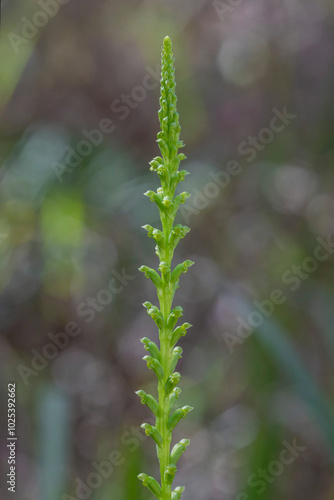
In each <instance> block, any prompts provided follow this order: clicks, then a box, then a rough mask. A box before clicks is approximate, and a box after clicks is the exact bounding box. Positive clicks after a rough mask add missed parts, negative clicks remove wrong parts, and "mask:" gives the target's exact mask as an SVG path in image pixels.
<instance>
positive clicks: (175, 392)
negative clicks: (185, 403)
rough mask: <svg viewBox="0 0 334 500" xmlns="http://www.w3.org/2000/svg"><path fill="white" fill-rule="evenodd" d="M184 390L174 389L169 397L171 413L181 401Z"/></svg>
mask: <svg viewBox="0 0 334 500" xmlns="http://www.w3.org/2000/svg"><path fill="white" fill-rule="evenodd" d="M181 392H182V389H181V388H180V387H174V389H173V390H172V392H171V394H170V396H169V412H171V411H172V409H173V407H174V405H175V403H176V401H177V400H178V399H179V397H180V394H181Z"/></svg>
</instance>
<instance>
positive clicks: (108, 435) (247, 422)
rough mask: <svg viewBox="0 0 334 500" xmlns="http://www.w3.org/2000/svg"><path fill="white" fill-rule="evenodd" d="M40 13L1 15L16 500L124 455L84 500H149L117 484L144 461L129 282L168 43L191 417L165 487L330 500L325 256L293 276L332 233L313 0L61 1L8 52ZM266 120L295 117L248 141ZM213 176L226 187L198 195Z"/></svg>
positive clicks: (326, 61) (15, 4)
mask: <svg viewBox="0 0 334 500" xmlns="http://www.w3.org/2000/svg"><path fill="white" fill-rule="evenodd" d="M55 2H56V0H54V1H53V0H50V2H47V0H45V1H44V2H43V1H41V2H38V1H35V0H34V1H31V2H23V1H18V0H11V1H10V2H9V1H8V0H7V1H6V2H3V16H2V40H1V44H0V55H1V56H2V60H3V61H4V64H3V65H2V69H1V76H0V106H1V127H0V143H1V148H0V151H1V153H0V154H1V156H0V159H1V174H2V175H1V177H2V196H1V199H0V256H1V260H0V262H1V273H0V286H1V303H0V315H1V335H0V355H1V363H0V367H1V368H0V370H1V405H2V410H3V411H1V417H0V425H1V429H6V426H7V424H6V416H5V415H6V411H5V406H6V401H7V396H6V392H7V383H9V382H13V381H15V382H16V383H17V399H18V401H17V405H18V406H17V412H18V424H17V434H18V448H17V450H18V498H20V500H30V499H31V498H34V499H38V500H54V499H56V498H62V500H64V498H66V495H70V496H72V497H74V498H78V496H77V493H76V487H77V484H78V483H77V480H78V479H79V480H81V481H83V482H85V481H87V478H88V477H89V475H90V474H91V473H92V472H93V471H94V467H93V465H92V464H93V463H94V462H97V463H101V462H103V461H105V460H107V459H108V457H109V455H110V454H111V453H112V451H113V450H114V451H118V452H119V453H120V454H121V457H122V458H124V461H122V463H121V464H120V465H115V466H114V468H113V472H112V474H111V475H110V476H109V477H108V478H106V479H104V480H103V481H101V485H99V487H97V488H95V489H94V488H91V490H92V491H91V493H89V494H88V495H89V498H92V499H94V500H107V499H110V498H117V499H120V500H123V499H124V500H138V499H139V500H146V498H148V497H147V496H145V492H143V491H142V489H141V488H140V484H138V483H137V479H136V474H137V472H139V471H141V470H147V471H152V470H156V469H155V467H156V464H155V458H154V450H152V447H151V446H150V445H149V443H146V441H145V439H144V438H143V436H142V435H140V434H138V435H137V434H136V433H137V431H138V428H139V425H140V423H141V422H142V421H144V420H146V419H147V412H146V410H145V408H144V407H143V406H141V405H140V403H139V402H138V400H137V397H136V396H135V394H134V391H135V390H137V389H138V388H139V387H143V388H144V389H145V390H147V391H151V390H153V391H154V388H153V387H152V386H151V383H152V381H151V376H150V374H149V373H148V372H147V370H146V369H145V367H144V366H143V364H142V361H141V357H142V356H143V355H144V353H143V352H142V346H141V344H140V342H139V339H140V338H141V337H143V336H148V337H152V338H154V335H155V330H154V329H153V327H152V326H151V323H150V322H149V321H148V319H147V317H146V314H145V311H144V310H143V309H142V307H141V303H142V302H143V301H144V300H146V299H149V300H150V301H152V302H154V301H155V297H154V293H153V291H152V289H151V287H150V286H149V284H148V283H146V280H145V279H144V278H142V277H141V276H139V274H140V273H139V272H137V268H138V267H139V265H141V264H142V262H143V261H145V262H146V263H147V264H148V265H150V262H149V260H150V259H151V263H152V264H153V263H154V264H155V263H156V261H154V262H153V257H152V258H151V257H150V256H152V255H153V252H152V250H153V248H152V245H151V242H150V241H149V240H147V238H146V235H145V232H144V231H143V230H142V229H141V225H143V224H144V223H145V222H147V220H148V219H149V220H152V206H151V204H150V202H149V201H148V200H147V199H145V197H143V196H142V193H143V192H144V191H146V190H147V189H149V188H152V182H153V183H154V182H155V178H154V175H153V174H151V173H150V172H149V169H148V164H147V162H148V161H149V160H150V159H151V158H152V156H154V155H155V154H157V146H156V145H155V137H156V133H157V130H158V120H157V109H158V88H157V87H155V86H154V82H155V79H154V76H151V77H150V78H149V77H147V75H152V74H154V73H156V72H157V65H158V62H159V58H160V45H161V41H162V38H163V36H164V35H165V34H167V33H168V34H170V35H171V36H172V38H173V41H174V45H175V55H176V71H177V81H178V87H177V92H178V98H179V112H180V115H181V116H182V118H183V120H182V122H181V126H182V139H183V140H184V142H185V143H186V145H187V147H186V149H185V150H184V151H185V153H186V154H187V156H188V158H189V159H188V160H187V162H186V163H185V168H186V169H187V170H189V171H191V174H192V175H191V176H189V181H188V178H187V179H186V183H185V186H186V189H187V190H188V191H189V192H191V193H192V198H190V201H189V204H188V211H187V212H184V215H183V217H182V216H179V218H180V220H179V221H178V222H180V223H185V224H187V225H189V226H191V229H192V230H191V233H190V234H189V235H188V236H187V238H185V240H184V244H183V245H182V248H181V247H180V250H179V252H178V254H177V256H176V259H177V260H179V261H181V260H182V259H183V258H184V257H185V256H186V257H187V258H193V260H194V261H195V262H196V266H194V268H193V271H192V273H188V274H187V275H186V276H185V277H184V278H183V282H182V288H181V290H180V293H179V297H178V299H179V300H178V303H180V304H182V306H183V307H184V310H185V314H186V316H187V320H189V322H190V323H191V324H193V325H194V327H193V328H192V330H191V334H189V336H187V338H185V339H184V340H183V343H182V346H183V348H184V357H183V359H182V363H181V370H182V373H183V374H184V383H183V388H184V394H183V397H184V400H183V399H181V404H182V403H183V401H185V402H186V403H189V404H191V405H192V406H194V407H195V411H194V412H193V413H192V414H191V416H190V417H189V420H188V422H189V424H188V422H187V424H188V425H189V427H188V425H187V429H188V433H187V434H189V437H190V438H191V440H192V442H191V445H190V447H189V450H188V453H187V455H185V456H184V458H182V460H181V461H180V465H179V471H178V474H177V482H178V484H187V490H186V493H185V495H184V498H185V500H190V499H191V500H202V499H204V498H205V499H206V500H222V499H224V500H254V499H257V498H260V499H261V500H265V499H268V500H269V499H270V500H276V499H277V500H280V499H282V498H299V497H301V498H303V499H305V500H308V499H310V500H311V499H312V500H313V499H314V498H317V499H318V500H331V499H332V498H333V496H334V482H333V469H332V464H333V456H334V451H333V450H334V448H333V447H334V435H333V428H334V426H333V388H334V382H333V368H332V366H333V356H334V343H333V327H332V325H333V321H334V313H333V307H332V304H333V297H334V288H333V283H334V280H333V278H334V268H333V253H331V252H330V251H329V252H328V256H327V257H326V258H325V259H323V260H322V261H320V260H319V261H317V266H316V268H314V270H313V271H307V272H306V271H305V268H308V269H311V267H310V266H311V264H312V262H311V261H310V260H309V259H310V257H313V255H314V251H315V249H316V247H317V245H318V244H319V243H318V239H319V238H322V239H323V241H327V239H330V238H331V237H332V235H333V232H334V225H333V221H334V199H333V184H334V177H333V160H334V140H333V125H334V123H333V113H332V110H333V92H332V88H333V79H334V67H333V64H332V61H333V50H334V48H333V47H334V44H333V30H332V25H333V19H334V18H333V6H332V4H331V2H328V1H327V0H321V1H319V2H311V0H305V1H303V2H302V1H301V0H284V1H280V2H279V1H276V0H270V1H268V0H250V1H247V2H240V3H239V5H237V6H235V7H233V8H230V9H228V10H226V11H223V14H222V9H221V7H222V4H223V3H224V4H225V5H229V6H230V3H229V2H218V3H217V2H214V1H211V0H196V1H190V0H189V1H188V0H187V1H183V2H176V1H175V0H173V1H171V2H166V1H163V0H158V1H154V2H151V1H146V2H135V1H132V0H127V1H126V2H119V3H116V2H111V1H109V0H97V1H95V2H90V1H88V0H80V1H79V0H70V1H69V2H68V3H67V4H64V5H62V6H61V7H60V8H59V11H58V12H57V13H56V14H54V15H48V14H47V22H46V24H45V25H44V26H41V27H38V28H37V29H35V30H34V29H33V31H31V32H30V33H33V34H30V36H29V37H24V36H23V30H24V29H25V28H24V26H25V24H26V23H27V21H25V19H26V20H28V21H30V22H32V21H33V20H34V19H35V21H36V20H38V19H37V17H36V12H40V11H43V12H46V8H45V9H44V10H43V8H42V7H41V3H43V4H45V5H46V4H47V3H48V5H49V8H52V7H50V5H51V4H53V5H54V4H55ZM231 3H232V2H231ZM57 5H58V4H57ZM219 6H220V9H219V8H218V7H219ZM54 8H56V7H54ZM34 16H35V17H34ZM39 16H40V14H39ZM43 18H45V16H43V15H42V18H40V22H41V19H43ZM42 24H43V23H42ZM34 26H35V25H34V24H33V27H34ZM35 28H36V26H35ZM10 34H14V35H16V38H15V37H14V38H13V36H11V37H8V35H10ZM17 36H19V37H21V39H19V38H17ZM13 40H15V41H16V48H17V50H14V47H13ZM148 67H149V68H148ZM147 78H149V79H147ZM144 82H149V85H150V87H151V88H150V89H149V88H145V86H144ZM127 95H129V96H130V97H131V99H130V101H128V102H130V104H127V103H126V101H124V99H128V98H127ZM133 96H135V99H134V98H133ZM143 96H144V98H143ZM122 100H123V102H121V101H122ZM194 103H195V104H194ZM120 106H123V110H122V111H120ZM111 107H112V108H111ZM124 107H125V109H124ZM284 107H286V108H287V111H288V113H292V114H294V115H296V118H294V119H292V120H291V121H290V123H289V124H288V125H286V126H285V127H284V129H283V130H282V131H280V132H277V133H275V134H274V136H273V138H272V139H271V140H270V141H269V142H268V141H267V143H265V140H266V138H267V137H268V132H267V136H266V133H264V132H263V129H264V128H266V129H268V127H269V124H270V123H271V120H272V118H273V110H274V109H276V110H278V111H279V112H282V111H283V109H284ZM125 115H126V117H125V118H123V119H122V117H123V116H125ZM102 120H112V123H113V125H114V129H113V131H112V132H110V128H109V131H108V132H103V133H102V132H101V130H102V128H101V127H103V125H104V126H106V123H109V122H106V121H105V122H103V123H102ZM109 125H110V123H109ZM93 131H95V132H93ZM96 131H97V132H96ZM99 132H100V133H99ZM269 132H270V130H269ZM87 134H88V135H89V137H90V138H91V139H90V140H89V141H88V139H87ZM101 134H102V139H101ZM249 137H251V138H252V137H255V138H257V140H260V142H259V143H258V144H259V148H258V150H257V148H255V153H254V154H255V158H254V159H253V160H252V161H248V158H249V157H250V156H249V153H248V154H245V153H244V149H242V146H240V145H241V144H242V143H244V141H246V146H247V147H250V146H249ZM261 137H262V138H263V139H264V140H263V141H262V140H261V139H259V138H261ZM251 140H252V139H251ZM82 141H86V144H85V145H83V144H82ZM87 141H88V146H87ZM85 148H86V150H85ZM87 148H88V149H87ZM240 148H241V149H240ZM244 148H245V144H244ZM73 151H74V153H73ZM84 151H89V152H88V153H87V154H86V152H84ZM79 152H81V153H79ZM83 152H84V153H83ZM253 152H254V150H253ZM232 160H234V161H236V162H238V165H239V167H240V172H239V173H238V174H237V175H234V174H233V175H230V178H229V182H227V183H226V186H225V187H222V185H221V184H219V182H218V181H217V182H216V187H215V186H213V187H212V185H211V188H210V187H208V184H209V183H212V182H213V177H214V175H215V174H216V175H218V178H219V179H222V178H226V172H228V171H229V170H228V168H229V167H228V165H229V162H231V161H232ZM223 171H224V172H225V174H224V173H222V172H223ZM182 187H183V186H182ZM214 193H215V194H214ZM155 217H156V221H157V220H158V214H157V213H156V214H155ZM186 218H188V219H189V220H182V219H186ZM154 222H155V221H152V224H154ZM293 266H301V268H300V269H299V270H298V269H296V268H294V267H293ZM298 272H302V273H303V276H304V277H303V278H301V277H298V275H297V273H298ZM115 273H116V274H115ZM124 276H125V277H124ZM126 276H128V277H131V279H130V278H126ZM284 276H285V277H284ZM289 280H290V281H289ZM291 280H292V281H291ZM293 280H294V281H293ZM293 283H295V288H294V287H293ZM275 289H280V290H281V291H282V293H283V294H284V297H285V299H286V300H285V301H284V302H282V303H280V304H277V305H275V308H274V311H273V313H272V314H270V317H268V318H266V319H263V321H262V323H261V325H259V327H256V328H254V331H253V333H252V334H250V335H249V336H248V338H245V339H243V342H242V343H236V344H235V345H234V348H233V352H230V350H229V346H228V343H226V340H225V339H226V336H225V334H226V333H227V332H228V333H229V334H231V335H235V333H236V331H237V328H238V324H239V323H238V321H239V320H238V317H239V318H243V319H244V320H245V319H246V318H247V315H248V314H250V313H251V312H254V311H258V309H256V307H255V306H254V301H257V302H258V303H261V302H263V301H266V300H268V299H269V298H270V297H271V294H272V292H273V290H275ZM89 310H90V311H91V312H88V311H89ZM89 320H90V321H89ZM74 323H75V325H77V326H76V327H75V325H74ZM75 328H76V329H75ZM150 329H151V331H150ZM64 332H70V333H71V334H68V333H64ZM55 338H56V339H58V343H59V345H58V346H57V344H56V343H55V340H52V339H55ZM239 340H240V338H239ZM62 342H63V344H62ZM66 342H67V344H66ZM65 344H66V345H65ZM50 345H53V346H56V347H53V348H52V347H51V348H50V347H47V346H50ZM47 356H49V359H48V358H47ZM23 365H24V366H25V367H26V368H27V369H30V370H31V373H30V372H28V373H29V375H27V372H25V373H26V375H25V376H23V375H22V373H23V372H22V366H23ZM20 367H21V368H20ZM36 367H37V368H36ZM182 425H183V424H181V425H180V431H179V432H180V436H182V437H183V435H184V431H183V427H182ZM189 429H190V431H189ZM139 436H141V437H142V438H143V441H141V438H140V437H139ZM177 437H178V436H175V438H176V439H177ZM294 439H296V441H297V443H299V444H300V445H301V446H304V447H305V450H304V451H303V452H302V453H301V454H300V456H299V457H298V458H296V460H295V461H294V462H293V463H291V464H289V465H286V466H285V467H284V469H283V471H282V473H280V474H279V475H277V477H275V480H273V481H272V482H267V483H266V486H267V487H266V489H265V490H264V491H263V493H261V494H259V493H257V489H256V488H255V487H254V486H252V485H251V484H250V482H249V478H250V477H251V476H252V474H258V470H259V469H261V468H262V469H266V470H267V469H268V467H269V465H270V464H271V463H272V462H273V461H275V460H277V457H279V456H280V453H281V451H282V449H283V444H282V443H283V442H284V441H287V442H288V443H292V442H293V440H294ZM1 464H2V466H3V467H2V469H3V470H5V471H6V470H7V450H6V447H5V446H3V447H2V448H1ZM271 479H272V478H271ZM6 493H7V491H6V485H5V484H3V485H2V486H1V498H2V497H4V498H6V497H7V495H6ZM63 495H64V498H63ZM87 498H88V497H87Z"/></svg>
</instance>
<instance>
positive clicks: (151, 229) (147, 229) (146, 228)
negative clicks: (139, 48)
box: [142, 224, 153, 238]
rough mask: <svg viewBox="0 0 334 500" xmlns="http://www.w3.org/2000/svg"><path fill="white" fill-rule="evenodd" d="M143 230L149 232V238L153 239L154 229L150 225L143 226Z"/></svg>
mask: <svg viewBox="0 0 334 500" xmlns="http://www.w3.org/2000/svg"><path fill="white" fill-rule="evenodd" d="M142 228H143V229H145V231H147V236H148V237H149V238H151V237H152V232H153V227H152V226H150V225H149V224H145V226H142Z"/></svg>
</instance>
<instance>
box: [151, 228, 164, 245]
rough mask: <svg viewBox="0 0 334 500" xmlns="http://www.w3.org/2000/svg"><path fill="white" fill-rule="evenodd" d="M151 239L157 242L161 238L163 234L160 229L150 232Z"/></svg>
mask: <svg viewBox="0 0 334 500" xmlns="http://www.w3.org/2000/svg"><path fill="white" fill-rule="evenodd" d="M152 236H153V239H154V240H155V241H156V242H157V243H159V241H161V240H163V238H164V235H163V233H162V231H160V229H154V230H153V233H152Z"/></svg>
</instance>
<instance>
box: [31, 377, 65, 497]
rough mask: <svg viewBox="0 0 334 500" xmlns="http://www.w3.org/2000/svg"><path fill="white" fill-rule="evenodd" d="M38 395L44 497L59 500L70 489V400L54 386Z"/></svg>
mask: <svg viewBox="0 0 334 500" xmlns="http://www.w3.org/2000/svg"><path fill="white" fill-rule="evenodd" d="M38 396H39V398H38V403H37V404H38V429H39V462H40V471H41V491H40V500H59V499H60V498H61V495H62V494H63V493H64V491H65V490H66V479H67V470H68V439H69V421H70V418H69V413H70V408H69V401H68V399H67V398H66V397H65V396H64V395H63V394H62V393H60V392H59V391H58V390H57V389H55V388H54V387H53V386H51V385H47V386H44V387H43V389H42V390H40V391H39V392H38Z"/></svg>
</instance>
